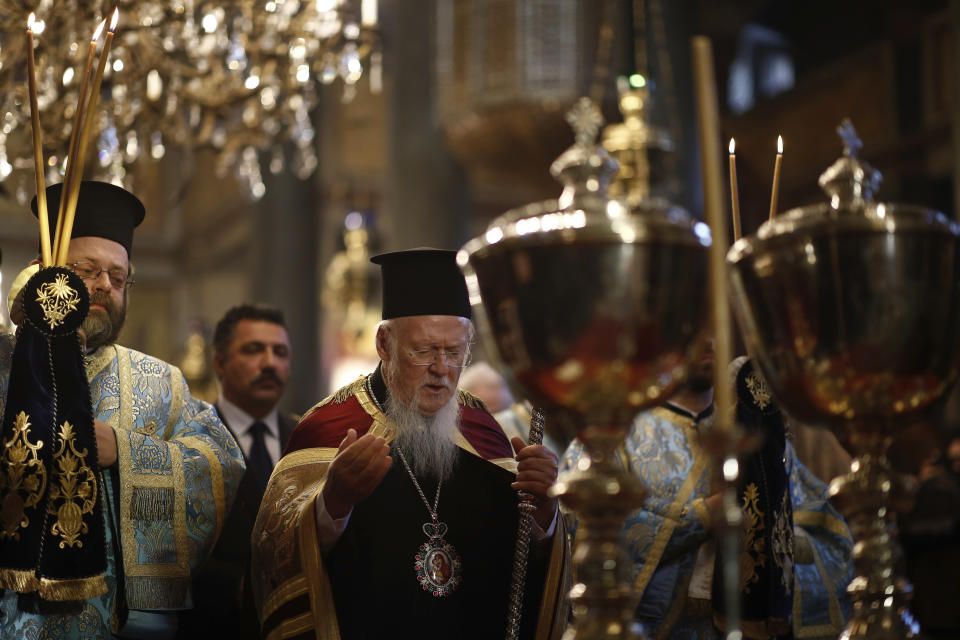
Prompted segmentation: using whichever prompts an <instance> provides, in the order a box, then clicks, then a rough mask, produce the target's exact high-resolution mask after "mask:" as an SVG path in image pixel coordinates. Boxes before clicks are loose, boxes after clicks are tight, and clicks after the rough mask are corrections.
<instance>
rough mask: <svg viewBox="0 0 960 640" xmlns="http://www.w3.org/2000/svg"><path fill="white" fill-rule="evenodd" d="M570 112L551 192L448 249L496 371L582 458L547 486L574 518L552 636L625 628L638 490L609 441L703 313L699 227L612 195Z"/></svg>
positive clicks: (702, 230)
mask: <svg viewBox="0 0 960 640" xmlns="http://www.w3.org/2000/svg"><path fill="white" fill-rule="evenodd" d="M569 119H570V121H571V123H572V124H573V127H574V129H575V131H576V143H575V144H574V145H573V146H572V147H570V148H569V149H568V150H567V151H566V152H564V153H563V155H561V156H560V157H559V158H558V159H557V160H556V162H554V164H553V166H552V167H551V172H552V173H553V175H554V176H555V177H556V178H558V179H559V180H560V181H561V182H562V183H563V185H564V189H563V192H562V194H561V195H560V198H559V199H558V200H548V201H545V202H540V203H534V204H531V205H528V206H526V207H523V208H520V209H515V210H513V211H510V212H508V213H506V214H504V215H503V216H501V217H500V218H498V219H496V220H494V222H493V223H492V224H491V225H490V226H489V227H488V229H487V231H486V233H485V234H484V235H483V236H480V237H478V238H475V239H474V240H472V241H470V242H469V243H467V245H466V246H464V248H463V249H462V250H461V251H460V253H459V254H458V256H457V260H458V262H459V264H460V266H461V268H462V269H463V271H464V273H465V275H466V279H467V287H468V290H469V292H470V297H471V302H472V304H473V307H474V315H475V317H476V319H477V323H478V326H479V329H480V331H481V334H482V336H483V338H484V340H485V342H486V344H487V345H488V346H490V347H495V348H492V349H491V351H495V353H496V354H497V355H498V357H499V360H500V361H501V363H502V364H503V365H504V367H505V368H504V370H505V372H507V373H508V375H512V377H513V378H514V382H515V383H516V384H517V385H518V386H519V387H520V388H521V389H522V391H523V392H524V393H525V395H526V396H527V397H528V398H529V399H530V400H531V401H532V402H533V403H534V404H535V405H537V406H539V407H542V408H543V409H544V410H545V412H546V414H547V419H546V424H547V430H548V431H551V432H553V433H554V434H556V435H558V436H561V437H563V438H564V439H570V438H572V437H573V436H577V437H578V438H579V439H580V440H581V441H582V442H583V443H584V445H585V447H586V449H587V451H588V452H589V455H590V461H589V463H588V464H584V465H581V467H580V468H579V469H577V470H575V471H572V472H571V473H569V474H566V475H564V476H563V477H562V478H561V479H560V482H559V483H558V485H557V493H558V494H559V495H560V497H561V499H562V500H563V502H564V504H566V505H567V506H568V507H570V508H571V509H572V510H574V511H575V512H576V513H577V516H578V518H579V529H578V531H577V547H576V549H575V551H574V565H575V566H574V569H575V582H576V584H575V586H574V587H573V589H572V591H571V600H572V604H573V609H574V614H575V621H574V623H573V625H572V627H571V629H569V630H568V631H567V634H566V635H565V636H564V638H565V639H567V640H571V639H573V638H576V639H579V640H584V639H585V638H635V637H640V633H639V631H638V630H637V628H636V625H635V623H634V622H633V618H634V608H635V607H636V604H637V597H636V596H635V594H634V593H633V588H632V581H631V560H630V558H629V557H628V556H627V554H626V552H625V550H624V546H623V544H622V532H623V522H624V520H625V518H626V516H627V515H628V514H629V513H630V512H631V511H633V510H634V509H636V508H637V507H638V506H639V505H640V503H641V502H642V500H643V497H644V495H645V491H644V490H643V488H642V487H641V486H640V485H639V483H638V481H637V480H636V479H635V478H634V476H633V475H632V474H631V473H629V472H628V471H625V470H623V469H622V468H620V467H619V465H617V464H616V462H615V460H614V455H615V454H614V451H615V449H616V447H617V446H618V445H619V444H620V443H621V442H622V441H623V439H624V438H625V437H626V435H627V433H628V432H629V428H630V424H631V421H632V420H633V418H634V417H635V416H636V414H637V412H638V411H640V410H642V409H644V408H646V407H649V406H651V405H653V404H655V403H656V402H658V401H659V400H661V399H662V398H663V397H664V396H665V395H666V394H668V393H669V392H670V391H672V389H673V388H674V386H675V385H676V383H677V382H678V381H679V380H680V379H681V377H682V376H683V374H684V370H685V364H686V361H687V358H688V351H689V350H690V348H691V345H692V344H693V343H694V342H695V341H696V338H697V336H698V335H700V332H701V331H702V329H703V321H704V319H705V317H706V300H705V296H704V291H705V290H706V287H707V252H708V248H709V245H710V234H709V230H708V229H707V227H706V225H703V224H700V223H694V222H693V221H692V220H691V219H690V218H689V216H688V215H687V214H686V213H685V212H684V211H683V210H681V209H679V208H677V207H674V206H671V205H670V204H669V203H667V202H665V201H662V200H655V199H647V200H643V201H641V202H639V203H637V204H636V205H635V206H629V207H628V206H625V205H623V204H621V203H620V202H619V201H616V200H611V199H610V198H609V197H608V195H607V189H608V186H609V184H610V182H611V179H612V177H613V174H614V172H615V171H616V169H617V164H616V162H614V161H613V160H612V159H611V158H610V157H609V155H608V154H607V152H606V151H605V150H604V149H603V147H601V146H598V145H597V144H596V143H595V142H594V140H595V137H596V134H597V132H598V130H599V127H600V126H601V124H602V118H601V117H600V114H599V111H598V110H597V109H596V107H594V106H593V104H592V103H591V102H590V101H589V100H588V99H586V98H583V99H581V101H580V102H578V103H577V104H576V105H575V107H574V109H573V110H572V111H571V113H570V118H569Z"/></svg>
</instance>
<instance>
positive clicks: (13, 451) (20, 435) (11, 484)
mask: <svg viewBox="0 0 960 640" xmlns="http://www.w3.org/2000/svg"><path fill="white" fill-rule="evenodd" d="M23 309H24V315H25V319H24V321H23V323H22V324H21V326H20V327H19V328H18V330H17V343H16V346H15V348H14V352H13V360H12V364H11V371H10V384H9V388H8V392H7V398H6V404H5V410H4V415H3V426H2V431H0V442H2V449H0V587H3V588H7V589H13V590H16V591H19V592H21V593H28V592H34V591H36V592H38V594H39V595H40V596H41V597H42V598H45V599H47V600H77V599H85V598H89V597H92V596H94V595H98V594H100V593H103V592H104V591H106V583H105V581H104V577H103V573H104V571H105V569H106V538H105V532H104V519H103V500H102V493H103V492H102V490H101V489H102V487H101V486H100V467H99V466H98V464H97V443H96V433H95V430H94V426H93V410H92V407H91V404H90V389H89V385H88V383H87V376H86V372H85V370H84V363H83V352H82V347H81V344H80V339H79V336H78V334H77V329H78V328H79V327H80V324H81V322H82V321H83V319H84V318H85V317H86V314H87V312H88V310H89V296H88V293H87V289H86V286H85V285H84V283H83V281H82V280H81V279H80V278H79V277H77V276H76V275H75V274H74V273H73V272H71V271H69V270H67V269H64V268H62V267H49V268H45V269H41V270H40V271H39V272H38V273H37V274H36V275H34V276H33V277H32V278H31V279H30V280H29V281H28V282H27V285H26V286H25V287H24V289H23Z"/></svg>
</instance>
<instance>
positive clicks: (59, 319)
mask: <svg viewBox="0 0 960 640" xmlns="http://www.w3.org/2000/svg"><path fill="white" fill-rule="evenodd" d="M38 294H39V295H37V302H39V303H40V308H41V309H43V319H44V320H45V321H46V322H47V324H48V325H50V328H51V329H55V328H56V327H58V326H60V325H61V324H63V319H64V318H66V317H67V315H68V314H70V313H71V312H72V311H76V310H77V305H78V304H79V303H80V296H79V295H78V294H77V291H76V289H74V288H73V287H71V286H70V284H69V283H68V282H67V275H66V274H65V273H58V274H57V277H56V278H55V279H54V281H53V282H47V283H44V284H43V285H42V286H41V287H40V289H39V290H38Z"/></svg>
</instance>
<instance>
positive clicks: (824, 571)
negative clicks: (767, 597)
mask: <svg viewBox="0 0 960 640" xmlns="http://www.w3.org/2000/svg"><path fill="white" fill-rule="evenodd" d="M700 417H703V414H701V416H700ZM697 418H698V417H695V416H690V415H683V414H681V413H679V412H677V411H674V410H672V409H669V408H666V407H657V408H655V409H652V410H650V411H646V412H643V413H641V414H640V415H639V416H637V418H636V419H635V420H634V423H633V425H632V427H631V429H630V434H629V435H628V437H627V439H626V441H625V443H624V446H623V448H622V449H621V457H622V463H623V464H624V465H625V466H626V467H627V468H628V469H629V470H630V471H631V472H633V473H634V474H636V476H637V477H638V478H639V479H640V480H641V482H643V484H644V486H645V487H646V488H647V489H648V490H649V492H650V495H649V497H648V498H647V499H646V500H645V501H644V505H643V508H642V509H640V510H639V511H636V512H634V513H633V514H631V515H630V517H629V518H628V519H627V521H626V523H625V537H626V545H627V551H628V553H629V554H630V555H631V556H632V558H633V561H634V573H633V578H634V585H635V588H636V590H637V591H638V592H639V593H640V594H641V600H640V604H639V606H638V607H637V612H636V617H637V619H638V620H640V621H641V622H642V623H643V624H644V627H645V628H646V631H647V634H648V635H649V636H650V637H651V638H652V639H654V640H655V639H657V638H671V639H689V640H704V639H711V640H712V639H715V638H719V637H720V634H719V632H718V631H717V630H716V628H715V626H714V624H713V615H712V611H711V607H710V603H709V601H708V600H706V601H701V600H700V599H698V598H696V597H691V595H690V592H691V580H694V581H696V579H697V578H696V577H695V576H694V573H695V567H696V566H697V557H698V554H701V555H702V551H701V547H704V545H705V544H706V543H709V542H710V541H712V539H713V534H712V533H711V532H710V531H709V527H710V513H709V511H708V509H707V507H706V503H705V501H704V499H705V498H706V497H707V496H708V495H709V493H710V464H711V462H710V457H709V455H708V454H707V453H706V452H705V451H703V449H702V448H701V447H700V446H699V444H698V442H697V437H696V436H697V433H698V431H697V422H698V420H697ZM584 453H585V452H584V449H583V445H582V444H581V443H580V442H579V441H574V442H573V443H572V444H571V445H570V447H569V448H568V449H567V451H566V453H565V454H564V456H563V458H562V460H561V472H563V471H567V470H569V469H571V468H575V467H576V464H577V461H578V460H579V459H580V456H582V455H584ZM784 457H785V462H786V469H787V472H788V474H789V478H790V494H791V500H792V506H793V519H794V537H795V554H794V561H795V567H794V589H793V611H792V628H793V634H794V637H795V638H828V637H829V638H835V637H836V636H837V635H838V634H839V633H840V631H841V630H842V628H843V625H844V624H845V622H846V619H847V617H848V616H849V612H850V604H849V600H848V598H847V596H846V591H845V589H846V586H847V584H848V583H849V581H850V580H851V579H852V578H853V565H852V561H851V552H852V547H853V545H852V542H851V538H850V533H849V530H848V529H847V526H846V524H845V523H844V521H843V518H842V517H841V516H840V515H839V514H838V513H837V512H836V511H835V510H834V509H833V507H832V506H831V505H830V504H829V503H828V502H827V497H826V494H827V487H826V485H825V484H824V483H823V482H821V481H820V480H819V479H817V478H816V477H815V476H814V475H813V474H812V473H810V472H809V471H808V470H807V469H806V468H805V467H804V466H803V465H802V464H801V463H800V461H799V460H798V459H797V456H796V452H795V451H794V449H793V446H792V445H790V443H789V442H788V443H787V445H786V448H785V453H784ZM570 530H571V531H572V532H574V535H575V532H576V523H573V526H571V527H570ZM695 590H696V589H694V591H695Z"/></svg>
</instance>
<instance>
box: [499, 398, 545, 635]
mask: <svg viewBox="0 0 960 640" xmlns="http://www.w3.org/2000/svg"><path fill="white" fill-rule="evenodd" d="M541 442H543V410H542V409H540V408H539V407H534V409H533V412H532V414H531V417H530V439H529V444H540V443H541ZM518 495H519V497H520V502H519V504H517V509H519V510H520V520H519V521H518V522H517V544H516V546H514V548H513V575H512V577H511V579H510V607H509V609H507V636H506V638H507V640H516V639H517V635H518V634H519V633H520V615H521V614H522V612H523V590H524V587H525V586H526V582H527V556H528V555H529V554H530V521H531V520H532V519H533V512H534V511H535V510H536V507H535V506H534V504H533V496H532V495H531V494H529V493H527V492H526V491H521V492H519V494H518Z"/></svg>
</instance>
